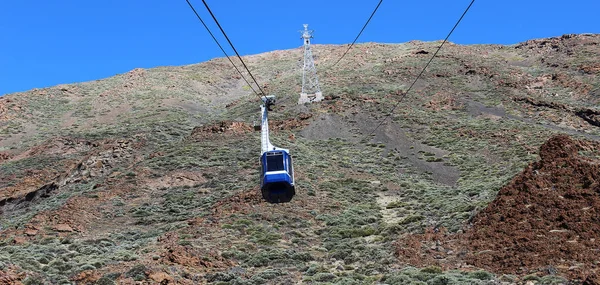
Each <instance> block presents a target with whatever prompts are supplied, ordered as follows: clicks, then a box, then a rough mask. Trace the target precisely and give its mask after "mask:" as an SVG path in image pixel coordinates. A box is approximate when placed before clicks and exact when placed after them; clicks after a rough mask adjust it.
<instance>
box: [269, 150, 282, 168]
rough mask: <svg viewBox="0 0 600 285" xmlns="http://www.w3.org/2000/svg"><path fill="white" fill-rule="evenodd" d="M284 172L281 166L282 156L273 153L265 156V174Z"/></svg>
mask: <svg viewBox="0 0 600 285" xmlns="http://www.w3.org/2000/svg"><path fill="white" fill-rule="evenodd" d="M281 170H285V168H284V166H283V154H282V153H273V154H270V153H268V154H267V172H270V171H281Z"/></svg>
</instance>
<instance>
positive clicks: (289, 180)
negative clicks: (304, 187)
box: [260, 149, 296, 203]
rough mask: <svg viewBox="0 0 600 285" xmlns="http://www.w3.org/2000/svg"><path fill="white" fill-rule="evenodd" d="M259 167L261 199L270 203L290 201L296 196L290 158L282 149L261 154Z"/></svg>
mask: <svg viewBox="0 0 600 285" xmlns="http://www.w3.org/2000/svg"><path fill="white" fill-rule="evenodd" d="M260 165H261V171H260V173H261V176H260V188H261V192H262V195H263V198H264V199H265V200H266V201H267V202H270V203H284V202H289V201H290V200H292V198H293V197H294V195H295V194H296V190H295V189H294V169H293V166H292V156H291V155H290V154H289V153H288V152H287V151H285V150H282V149H277V150H271V151H267V152H264V153H263V154H262V156H261V158H260Z"/></svg>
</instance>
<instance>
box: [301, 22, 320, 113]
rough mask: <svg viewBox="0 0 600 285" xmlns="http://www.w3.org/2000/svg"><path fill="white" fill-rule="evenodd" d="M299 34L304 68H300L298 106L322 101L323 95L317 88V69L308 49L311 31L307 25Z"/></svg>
mask: <svg viewBox="0 0 600 285" xmlns="http://www.w3.org/2000/svg"><path fill="white" fill-rule="evenodd" d="M300 32H301V33H302V37H301V38H302V39H304V67H303V68H302V93H300V99H298V104H304V103H308V102H319V101H321V100H323V93H321V88H320V87H319V79H318V78H317V68H316V67H315V60H314V59H313V56H312V51H311V49H310V39H312V38H313V36H312V33H313V30H309V29H308V24H304V31H300Z"/></svg>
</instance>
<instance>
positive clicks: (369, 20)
mask: <svg viewBox="0 0 600 285" xmlns="http://www.w3.org/2000/svg"><path fill="white" fill-rule="evenodd" d="M382 2H383V0H379V3H378V4H377V7H375V10H373V13H371V16H370V17H369V19H368V20H367V22H366V23H365V25H364V26H363V27H362V29H361V30H360V32H359V33H358V35H357V36H356V38H354V41H352V44H350V46H348V49H346V51H345V52H344V54H342V56H341V57H340V58H339V59H338V60H337V61H336V62H335V63H334V64H333V65H332V66H330V67H328V68H327V69H328V70H329V69H331V68H333V67H335V66H336V65H337V64H338V63H339V62H340V61H341V60H342V59H343V58H344V56H346V54H347V53H348V52H349V51H350V49H351V48H352V47H353V46H354V44H355V43H356V41H357V40H358V38H359V37H360V35H361V34H362V33H363V31H364V30H365V28H366V27H367V25H369V22H371V19H372V18H373V16H375V13H376V12H377V10H378V9H379V6H380V5H381V3H382Z"/></svg>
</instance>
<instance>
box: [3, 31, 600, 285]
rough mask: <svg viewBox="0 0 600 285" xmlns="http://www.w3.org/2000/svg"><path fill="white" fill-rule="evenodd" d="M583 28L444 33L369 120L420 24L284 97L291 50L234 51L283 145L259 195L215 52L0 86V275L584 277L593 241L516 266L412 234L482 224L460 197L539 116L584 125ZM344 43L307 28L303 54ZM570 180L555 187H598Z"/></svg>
mask: <svg viewBox="0 0 600 285" xmlns="http://www.w3.org/2000/svg"><path fill="white" fill-rule="evenodd" d="M599 44H600V36H598V35H567V36H563V37H560V38H552V39H540V40H532V41H528V42H525V43H522V44H518V45H515V46H498V45H474V46H460V45H454V44H448V45H447V46H444V48H443V49H442V52H441V53H440V54H439V58H437V59H436V60H435V61H434V62H433V64H432V65H431V66H430V68H429V69H428V70H427V71H426V72H425V74H424V76H423V77H422V79H420V80H419V81H418V82H417V84H416V85H415V88H414V89H413V91H411V92H410V93H408V94H407V96H406V98H405V99H404V100H403V101H401V102H400V104H399V106H398V108H397V109H396V111H395V112H394V113H393V114H391V115H390V116H389V117H387V121H386V123H385V124H383V125H382V126H381V127H380V128H378V129H377V131H376V132H375V133H374V134H372V135H371V136H369V134H370V133H371V132H373V130H374V129H375V127H376V126H377V124H378V123H379V122H380V121H381V120H383V119H384V118H386V116H387V115H388V112H389V111H390V110H391V108H392V107H393V106H394V105H395V104H397V102H398V100H399V99H400V98H401V96H402V94H403V92H404V91H405V90H406V88H407V86H408V85H409V84H410V83H411V81H412V80H414V78H415V76H416V75H417V74H418V72H419V71H420V69H421V68H422V67H423V66H424V64H425V63H426V61H427V60H428V59H429V57H430V56H431V55H432V53H433V51H434V50H435V48H436V47H437V45H439V42H431V43H425V42H409V43H405V44H395V45H387V44H361V45H358V46H356V48H355V49H353V50H352V51H351V52H350V53H349V54H348V56H347V57H346V59H345V60H344V61H342V62H341V63H340V64H339V65H338V66H336V67H335V69H334V70H327V69H325V70H319V72H320V81H321V84H322V88H323V92H324V95H326V100H325V101H323V102H321V103H318V104H311V105H301V106H299V105H296V102H297V98H298V93H299V88H300V86H299V82H300V69H299V66H298V64H297V62H298V60H299V59H301V57H302V51H301V50H300V49H295V50H288V51H274V52H270V53H266V54H260V55H255V56H249V57H246V59H247V64H248V65H249V66H250V68H251V70H252V71H253V72H254V73H255V75H256V76H258V78H257V79H258V81H259V82H260V83H261V84H263V87H264V88H265V89H266V90H268V92H269V93H270V94H275V95H276V96H278V105H277V106H276V107H275V110H274V112H271V115H272V117H271V119H272V123H271V126H272V128H273V130H272V136H273V137H272V140H273V141H274V143H275V144H277V145H281V146H282V147H286V148H289V149H290V150H291V152H292V154H293V155H294V158H295V165H294V166H295V170H296V181H297V185H298V186H297V187H298V190H297V196H296V197H295V198H294V199H293V200H292V202H290V203H286V204H278V205H273V204H268V203H265V202H264V201H262V200H261V199H260V195H259V191H258V189H257V185H258V169H259V165H258V153H259V145H260V141H259V140H260V139H259V135H258V134H257V133H255V132H252V128H251V126H252V123H253V121H258V113H259V108H258V105H259V103H258V102H257V101H258V100H257V98H256V96H254V95H253V94H252V93H251V91H250V89H249V87H248V86H245V85H244V83H243V80H242V79H241V78H240V77H239V76H238V75H236V73H235V70H234V69H233V68H231V67H230V65H229V64H228V62H227V61H226V60H223V59H215V60H211V61H209V62H205V63H201V64H197V65H190V66H183V67H164V68H156V69H149V70H142V69H136V70H133V71H131V72H128V73H126V74H121V75H117V76H115V77H112V78H108V79H103V80H98V81H94V82H87V83H82V84H75V85H62V86H56V87H51V88H45V89H38V90H32V91H28V92H23V93H18V94H10V95H6V96H4V97H1V98H0V214H1V216H0V284H206V283H210V284H296V283H304V284H502V283H504V284H512V283H523V284H525V283H526V282H538V283H543V284H566V283H567V282H574V283H581V282H587V284H598V282H599V281H598V279H597V277H596V276H599V275H600V272H598V270H597V265H598V264H597V263H598V259H597V258H596V259H594V258H593V257H590V258H583V259H576V258H575V259H573V260H575V261H574V262H580V263H582V264H580V265H578V264H575V265H574V266H578V267H576V268H575V269H569V268H568V267H567V268H564V266H565V265H564V264H563V263H560V262H561V261H560V260H559V261H557V260H556V259H553V258H545V259H544V258H540V259H538V260H536V261H535V262H537V263H532V262H533V261H530V260H529V259H527V260H524V261H523V262H529V263H528V264H534V265H532V266H529V265H528V266H526V268H524V269H523V268H518V267H515V265H514V262H513V261H514V260H512V261H510V262H509V261H506V260H504V259H503V260H504V261H505V262H504V263H503V264H507V266H504V267H503V266H497V264H496V265H490V264H491V263H494V262H495V261H494V260H495V259H494V255H493V254H491V255H490V256H492V257H490V259H489V260H488V259H482V258H479V259H478V258H476V257H473V256H474V254H477V252H480V251H486V250H498V249H496V248H489V249H488V248H487V247H486V241H489V240H490V239H488V240H486V236H485V235H478V236H477V237H479V238H481V240H478V244H479V245H480V246H481V247H478V248H476V249H475V248H469V247H466V250H467V251H466V252H464V254H463V255H461V253H457V252H454V253H448V250H453V249H456V248H460V246H458V245H453V246H450V245H449V246H448V247H447V250H446V251H444V252H443V254H442V253H440V254H441V256H442V257H445V256H446V255H447V256H451V257H452V258H446V259H444V260H443V262H440V261H439V260H438V258H437V256H436V255H435V254H432V252H434V253H435V252H436V250H437V251H440V250H441V249H440V250H438V248H435V250H434V249H432V248H431V247H432V246H434V245H435V243H436V242H441V243H446V242H449V241H448V238H446V239H443V236H445V237H463V236H465V235H467V236H468V237H473V235H471V236H469V234H470V233H472V232H473V231H476V230H477V229H478V227H479V226H481V228H485V229H488V231H493V230H494V228H491V229H490V227H488V226H485V227H484V226H482V223H483V222H481V221H484V220H485V219H479V217H482V216H480V215H485V213H488V214H489V213H490V210H484V209H489V207H490V206H489V205H490V203H492V205H496V204H498V203H501V202H498V201H497V200H495V199H497V195H498V197H504V196H502V195H501V194H499V191H500V190H501V189H502V188H503V187H504V186H506V185H508V184H509V183H513V184H515V183H517V184H518V183H519V182H518V181H517V182H515V180H513V178H514V177H515V176H516V175H518V174H519V173H520V172H522V171H523V170H524V169H526V171H530V170H531V166H530V165H531V163H532V162H534V161H537V160H539V159H540V158H539V153H538V152H539V149H540V146H541V145H542V144H543V143H544V142H545V141H547V140H548V139H549V138H550V137H552V136H553V135H555V134H565V135H569V136H572V137H574V138H578V139H582V140H584V139H585V140H591V141H597V140H598V139H599V135H600V132H599V129H598V127H599V125H600V124H599V122H600V121H599V119H598V118H599V117H598V115H599V114H600V111H599V110H598V109H596V108H594V107H593V106H596V105H597V104H598V103H599V102H600V91H599V90H600V81H598V78H597V75H598V72H600V69H599V68H598V66H600V61H599V57H598V56H597V54H598V52H599V51H600V47H599ZM344 49H345V47H342V46H316V47H315V50H314V53H315V54H316V55H317V56H318V60H317V65H318V66H328V65H329V64H331V63H333V62H334V60H336V59H337V58H338V57H339V56H340V55H341V53H342V52H343V51H344ZM318 66H317V68H318ZM581 144H582V145H588V146H589V147H587V148H585V149H582V150H581V155H582V156H586V157H588V158H587V159H588V160H589V161H592V163H593V161H596V160H597V159H598V157H597V153H598V152H597V151H598V149H597V148H596V147H594V144H592V143H590V144H586V143H583V142H582V143H581ZM596 145H597V144H596ZM557 148H559V147H557ZM528 165H529V168H528ZM527 169H529V170H527ZM560 173H563V174H564V175H563V176H564V179H566V180H568V179H569V177H571V176H572V175H571V174H569V173H568V172H560ZM570 175H571V176H570ZM586 179H588V180H589V181H588V182H589V183H588V182H585V183H584V182H581V183H583V184H581V185H580V184H577V183H575V184H574V185H572V186H573V189H571V188H569V189H567V190H568V191H576V190H577V189H584V190H585V191H587V192H585V193H587V194H585V195H588V196H590V197H596V196H598V195H600V193H599V191H598V189H597V185H598V182H597V181H596V179H598V177H597V175H596V176H594V175H591V176H589V177H588V178H586ZM511 181H512V182H511ZM590 181H591V182H590ZM564 184H565V185H567V186H565V187H567V188H568V186H569V184H568V183H564ZM584 184H585V185H584ZM511 185H512V184H511ZM561 185H562V184H561ZM594 187H595V188H594ZM567 190H565V191H567ZM504 191H506V190H504ZM500 193H503V192H500ZM540 195H544V194H543V193H542V194H540ZM581 195H583V194H581ZM594 195H595V196H594ZM578 197H579V196H578ZM586 197H587V196H586ZM590 199H591V198H590ZM535 203H537V204H535V205H533V206H530V207H534V209H542V210H543V207H549V206H548V205H547V204H544V203H541V202H535ZM569 210H570V211H575V212H577V211H587V212H586V213H589V214H590V215H592V216H591V218H592V219H595V220H594V221H596V222H597V221H598V220H599V219H600V217H598V214H597V210H595V208H594V210H590V209H587V210H586V209H585V207H583V208H580V209H575V208H573V209H569ZM481 213H484V214H481ZM530 214H531V215H538V217H537V218H542V217H539V215H541V214H540V213H538V212H536V213H533V212H531V213H530ZM488 221H489V218H488ZM542 223H543V221H542ZM573 223H576V221H575V222H573ZM570 227H571V226H567V229H570ZM473 229H475V230H473ZM432 231H435V232H432ZM440 233H443V235H442V234H440ZM586 234H590V233H588V232H586ZM590 235H591V236H586V238H587V241H586V242H587V243H586V244H585V245H586V246H585V247H584V246H582V247H578V246H575V245H573V246H571V247H569V248H575V249H577V248H584V249H587V250H589V247H587V245H589V244H590V239H595V240H600V236H597V235H598V233H595V234H594V233H591V234H590ZM490 236H493V235H490ZM565 236H568V234H565ZM569 237H570V236H569ZM450 239H451V238H450ZM465 239H466V238H465ZM507 239H508V238H507ZM504 240H506V239H504ZM508 240H510V239H508ZM532 240H533V239H532ZM572 240H573V239H568V242H571V241H572ZM520 242H527V241H525V240H523V241H520ZM552 242H557V243H562V242H566V241H563V240H560V239H557V240H555V241H552ZM575 242H577V240H576V241H575ZM432 243H434V244H432ZM591 244H592V246H594V245H595V246H596V247H595V248H596V250H597V241H595V243H594V241H591ZM406 245H408V246H406ZM525 246H527V245H525ZM527 248H529V247H527ZM445 249H446V248H445ZM472 251H476V252H475V253H474V252H472ZM528 253H530V254H535V252H530V251H528ZM571 254H577V252H576V251H573V252H572V253H571ZM507 256H508V257H507ZM511 256H512V257H513V258H518V256H519V255H517V254H514V253H510V252H509V253H505V255H504V257H503V258H510V257H511ZM565 258H567V259H568V256H567V257H565ZM490 260H491V261H490ZM507 260H508V259H507ZM511 262H513V263H511ZM509 265H510V266H509ZM551 269H554V270H551ZM574 270H575V272H576V274H575V273H573V272H574ZM567 280H570V281H567ZM593 282H596V283H593Z"/></svg>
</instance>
